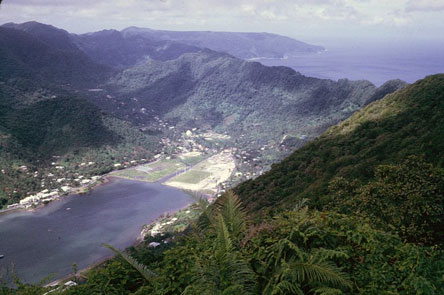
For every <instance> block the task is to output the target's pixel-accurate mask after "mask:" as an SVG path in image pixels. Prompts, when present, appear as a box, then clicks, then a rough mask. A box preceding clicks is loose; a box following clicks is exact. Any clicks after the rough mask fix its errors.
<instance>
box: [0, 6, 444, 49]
mask: <svg viewBox="0 0 444 295" xmlns="http://www.w3.org/2000/svg"><path fill="white" fill-rule="evenodd" d="M32 20H33V21H39V22H42V23H47V24H51V25H54V26H56V27H59V28H63V29H65V30H67V31H69V32H72V33H86V32H92V31H99V30H103V29H119V30H120V29H123V28H126V27H129V26H138V27H147V28H152V29H166V30H206V31H238V32H270V33H277V34H281V35H286V36H289V37H293V38H296V39H299V40H302V41H306V42H310V43H313V44H320V45H323V44H325V43H335V42H336V43H338V44H340V43H342V42H369V43H371V42H380V43H384V42H389V43H390V42H392V43H393V42H424V41H439V42H444V34H443V32H444V0H113V1H109V0H108V1H105V0H76V1H73V0H70V1H69V0H3V2H2V4H1V6H0V23H6V22H15V23H21V22H26V21H32Z"/></svg>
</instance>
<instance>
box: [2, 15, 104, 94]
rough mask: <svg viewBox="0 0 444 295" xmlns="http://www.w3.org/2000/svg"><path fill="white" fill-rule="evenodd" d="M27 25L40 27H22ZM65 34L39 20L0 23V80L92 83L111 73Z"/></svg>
mask: <svg viewBox="0 0 444 295" xmlns="http://www.w3.org/2000/svg"><path fill="white" fill-rule="evenodd" d="M29 27H31V28H34V29H35V28H36V27H37V28H38V29H39V30H38V31H37V30H36V29H35V30H25V29H29ZM65 33H66V34H65ZM67 34H68V33H67V32H65V31H62V30H59V29H56V28H54V27H51V26H47V25H42V24H39V25H38V26H37V25H35V24H33V25H32V26H25V27H23V26H13V27H10V26H2V27H0V64H1V65H2V67H0V81H6V80H8V79H11V78H28V79H33V80H39V81H42V82H45V83H47V82H52V83H57V84H68V85H72V86H74V87H95V86H96V85H97V83H99V82H101V81H103V80H104V79H105V78H106V77H108V76H109V75H110V74H111V73H112V71H111V69H110V68H108V67H106V66H103V65H99V64H97V63H95V62H93V61H92V60H91V59H90V58H89V57H88V56H87V55H86V54H85V53H84V52H82V51H81V50H80V49H79V48H77V47H76V46H75V44H74V43H72V42H71V41H70V39H69V38H68V36H69V35H68V36H67Z"/></svg>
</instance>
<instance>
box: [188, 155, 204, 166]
mask: <svg viewBox="0 0 444 295" xmlns="http://www.w3.org/2000/svg"><path fill="white" fill-rule="evenodd" d="M206 158H208V155H198V156H193V157H184V158H183V159H182V162H183V163H185V164H187V165H189V166H194V165H196V164H197V163H199V162H202V161H203V160H205V159H206Z"/></svg>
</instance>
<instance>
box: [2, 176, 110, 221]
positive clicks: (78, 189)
mask: <svg viewBox="0 0 444 295" xmlns="http://www.w3.org/2000/svg"><path fill="white" fill-rule="evenodd" d="M108 174H109V173H107V174H103V175H101V176H100V179H98V180H96V181H94V183H91V184H88V185H86V186H78V187H73V188H72V190H71V191H70V192H68V193H64V194H60V195H59V197H57V198H55V199H53V200H50V201H49V202H46V203H45V202H42V203H40V204H38V205H37V206H35V207H30V208H23V207H17V208H10V209H3V210H0V216H2V215H6V214H9V213H14V212H35V211H36V210H39V209H41V208H43V207H45V206H47V205H49V204H51V203H54V202H57V201H60V200H62V199H64V198H66V197H68V196H71V195H82V194H86V193H88V191H84V190H85V189H89V190H93V189H95V188H97V187H100V186H101V185H104V184H107V183H108V182H109V179H108V178H109V177H110V175H108Z"/></svg>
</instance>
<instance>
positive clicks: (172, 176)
mask: <svg viewBox="0 0 444 295" xmlns="http://www.w3.org/2000/svg"><path fill="white" fill-rule="evenodd" d="M154 121H155V122H154V123H152V124H151V125H150V128H151V130H153V129H154V130H157V131H159V132H161V133H162V135H163V136H162V137H160V139H159V144H160V145H161V146H162V149H161V151H160V152H159V153H157V154H155V155H153V156H152V157H151V158H140V159H131V158H128V157H124V158H123V161H119V162H114V163H110V164H108V166H109V168H107V169H106V170H107V172H106V173H105V174H103V173H98V174H95V171H97V170H99V171H101V170H100V169H98V168H97V167H102V166H103V164H102V163H99V162H94V161H85V162H81V163H77V164H74V165H73V164H72V163H70V165H67V164H66V163H63V162H61V160H60V157H59V156H53V159H54V160H53V162H51V165H50V166H49V167H47V168H41V169H40V170H35V171H31V169H30V168H28V167H27V166H25V165H22V166H19V167H17V171H18V173H21V174H25V175H24V176H26V177H33V178H37V179H40V186H41V190H40V191H35V192H27V193H26V196H25V197H24V198H22V199H21V200H20V201H19V202H17V203H14V204H10V205H7V206H6V208H4V209H6V210H3V212H5V211H9V210H16V209H32V208H35V207H37V206H39V205H41V204H46V203H48V202H51V201H53V200H57V199H59V198H61V197H62V196H65V195H68V194H79V193H85V192H88V191H89V190H90V189H91V188H93V187H94V186H96V185H98V184H100V183H102V181H103V180H104V179H105V178H106V176H107V175H109V176H117V177H124V178H129V179H134V180H143V181H151V182H156V181H160V180H163V181H161V182H162V183H163V184H165V185H169V186H173V187H177V188H180V189H184V190H189V191H197V192H201V193H205V194H207V195H209V196H212V197H213V196H216V195H218V194H220V193H221V192H223V191H225V189H227V188H229V187H232V186H234V185H236V184H237V183H239V182H241V181H245V180H248V179H251V178H256V177H258V176H260V175H261V174H263V173H264V172H265V171H266V170H267V164H268V163H267V161H265V159H266V158H267V152H268V153H272V152H273V151H274V150H275V149H276V148H277V147H276V145H279V143H277V144H276V143H273V142H271V143H269V144H264V145H262V146H261V147H260V148H259V149H258V150H248V149H247V150H245V149H241V148H240V146H242V144H239V143H238V140H237V139H236V140H234V139H233V138H231V137H230V136H229V135H228V134H219V133H216V132H213V131H208V130H199V129H198V128H191V129H187V130H185V131H181V130H178V128H176V127H175V126H173V125H172V124H171V123H169V122H168V121H167V120H162V119H160V118H159V117H154ZM141 130H142V131H143V130H146V128H145V127H141ZM242 138H243V135H241V136H240V140H242ZM284 139H285V138H283V140H284ZM280 144H282V142H281V143H280ZM268 162H271V160H270V161H268ZM102 170H103V169H102ZM0 172H2V173H4V171H3V170H2V171H0ZM165 177H167V178H168V179H163V178H165ZM12 193H19V192H17V191H13V192H12ZM0 212H2V211H0Z"/></svg>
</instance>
